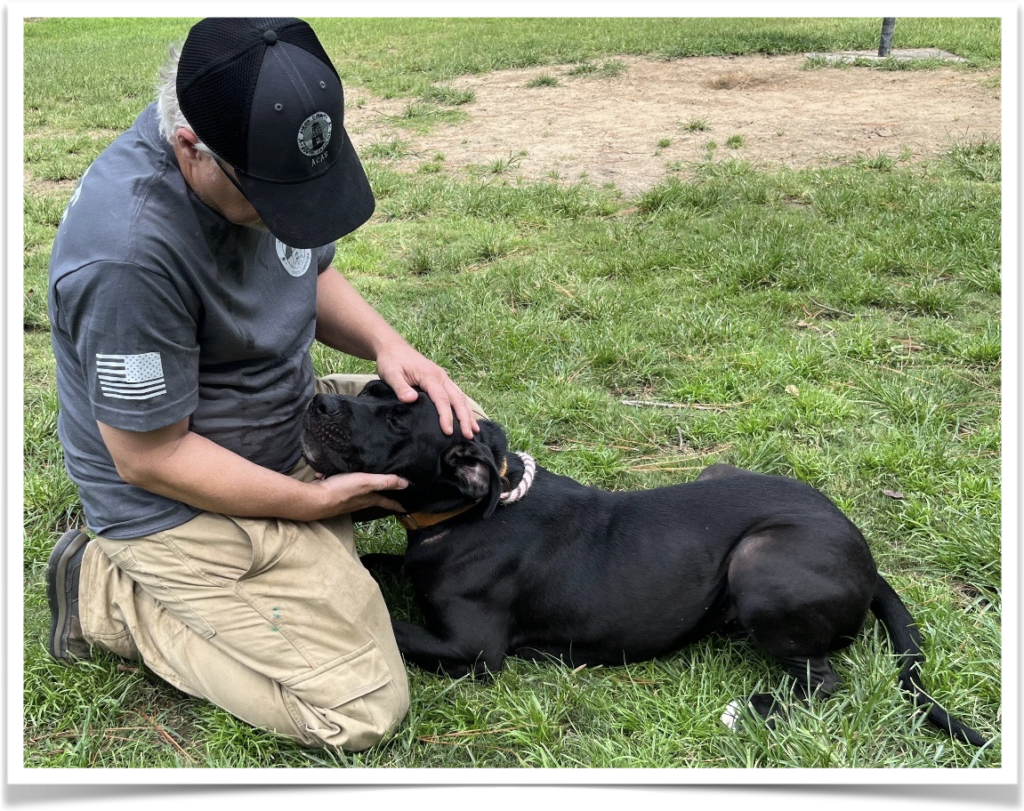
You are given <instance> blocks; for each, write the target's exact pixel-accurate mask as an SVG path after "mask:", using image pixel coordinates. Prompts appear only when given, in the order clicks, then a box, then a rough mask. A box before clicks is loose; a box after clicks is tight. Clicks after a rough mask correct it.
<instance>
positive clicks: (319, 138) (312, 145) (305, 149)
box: [299, 113, 331, 158]
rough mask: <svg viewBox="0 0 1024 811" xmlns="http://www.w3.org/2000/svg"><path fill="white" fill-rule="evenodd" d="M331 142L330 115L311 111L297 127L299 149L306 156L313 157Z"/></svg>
mask: <svg viewBox="0 0 1024 811" xmlns="http://www.w3.org/2000/svg"><path fill="white" fill-rule="evenodd" d="M330 142H331V117H330V116H329V115H327V113H313V115H311V116H310V117H309V118H307V119H306V120H305V121H303V122H302V126H301V127H299V150H300V151H301V152H302V154H303V155H305V156H306V157H307V158H315V157H316V156H317V155H319V154H320V153H321V152H323V151H324V150H325V149H327V145H328V144H329V143H330Z"/></svg>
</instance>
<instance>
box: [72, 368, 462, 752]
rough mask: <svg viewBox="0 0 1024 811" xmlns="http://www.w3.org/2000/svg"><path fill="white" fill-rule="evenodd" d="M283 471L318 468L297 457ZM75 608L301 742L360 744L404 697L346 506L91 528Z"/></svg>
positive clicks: (108, 636) (244, 715)
mask: <svg viewBox="0 0 1024 811" xmlns="http://www.w3.org/2000/svg"><path fill="white" fill-rule="evenodd" d="M371 379H373V376H372V375H332V376H329V377H325V378H321V379H320V380H318V381H317V391H318V392H325V391H333V392H337V393H340V394H356V393H358V392H359V391H360V390H361V389H362V387H363V385H364V384H365V383H366V381H368V380H371ZM481 416H482V414H481ZM290 475H292V476H294V477H296V478H299V479H301V480H303V481H312V480H313V477H314V472H313V470H312V469H311V468H310V467H309V466H308V465H307V464H306V463H305V461H304V460H303V461H300V463H299V464H298V465H297V466H296V468H295V469H294V470H292V471H291V473H290ZM79 612H80V620H81V624H82V630H83V633H84V635H85V637H86V639H87V640H88V641H89V642H91V643H92V644H94V645H97V646H99V647H100V648H102V649H104V650H107V651H110V652H112V653H114V654H116V655H119V656H122V657H124V658H127V659H137V658H139V657H141V658H142V660H143V661H144V662H145V663H146V665H147V666H148V667H149V668H150V669H151V670H152V671H153V672H154V673H156V674H157V675H158V676H160V677H161V678H163V679H164V680H166V681H167V682H169V683H170V684H172V685H174V686H175V687H177V688H178V689H180V690H182V691H183V692H186V693H188V694H190V695H194V696H198V697H201V698H204V699H206V700H208V701H211V702H212V703H214V704H216V705H217V706H219V707H222V708H223V709H225V710H227V711H228V712H230V713H231V714H232V715H234V716H236V717H238V718H241V719H242V720H244V721H247V722H248V723H250V724H253V725H254V726H257V727H261V728H265V729H271V730H275V731H277V732H280V733H282V734H284V735H287V736H289V737H292V738H295V739H297V740H299V741H300V742H301V743H302V744H304V745H306V746H311V747H312V746H336V747H339V748H342V749H345V750H348V751H359V750H363V749H366V748H368V747H370V746H372V745H373V744H375V743H377V742H378V741H380V740H381V739H382V738H383V737H384V736H385V735H387V734H388V733H389V732H390V731H393V730H394V729H395V728H396V727H397V726H398V724H399V723H400V722H401V720H402V719H403V718H404V717H405V714H406V712H407V711H408V709H409V687H408V681H407V678H406V672H405V666H404V663H403V661H402V656H401V654H400V653H399V651H398V647H397V645H396V644H395V639H394V635H393V633H392V630H391V622H390V618H389V615H388V610H387V606H386V605H385V604H384V600H383V598H382V596H381V593H380V590H379V589H378V587H377V584H376V582H375V581H374V580H373V578H372V577H370V575H369V573H368V572H367V571H366V569H365V568H364V567H363V566H362V564H361V563H360V562H359V558H358V555H357V553H356V549H355V542H354V539H353V533H352V521H351V519H350V518H349V516H347V515H342V516H338V517H336V518H333V519H330V520H326V521H318V522H310V523H300V522H295V521H282V520H273V519H270V520H267V519H254V518H234V517H230V516H225V515H217V514H214V513H201V514H200V515H198V516H196V517H195V518H193V519H192V520H191V521H188V522H187V523H185V524H182V525H181V526H178V527H174V528H173V529H170V530H167V531H166V532H158V533H155V534H153V535H149V536H146V537H143V538H135V539H132V540H127V541H126V540H110V539H105V538H96V539H95V543H90V544H89V546H88V547H87V548H86V553H85V557H84V560H83V565H82V575H81V580H80V585H79Z"/></svg>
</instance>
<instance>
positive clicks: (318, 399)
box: [309, 394, 331, 417]
mask: <svg viewBox="0 0 1024 811" xmlns="http://www.w3.org/2000/svg"><path fill="white" fill-rule="evenodd" d="M329 402H330V401H329V400H328V399H327V397H326V396H325V395H323V394H318V395H316V396H315V397H314V398H313V402H311V403H310V404H309V408H310V410H311V411H312V412H313V413H314V414H318V415H319V416H321V417H325V416H327V414H329V413H330V410H331V409H330V405H329Z"/></svg>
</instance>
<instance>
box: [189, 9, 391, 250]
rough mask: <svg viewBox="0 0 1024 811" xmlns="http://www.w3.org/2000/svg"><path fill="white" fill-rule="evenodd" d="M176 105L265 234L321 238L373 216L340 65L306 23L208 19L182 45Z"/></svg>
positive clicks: (300, 241) (303, 243) (310, 240)
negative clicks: (226, 168)
mask: <svg viewBox="0 0 1024 811" xmlns="http://www.w3.org/2000/svg"><path fill="white" fill-rule="evenodd" d="M177 92H178V104H179V105H180V106H181V112H182V113H183V114H184V116H185V119H186V120H187V121H188V123H189V125H190V127H191V128H192V130H193V131H194V132H195V134H196V135H197V136H198V137H199V139H200V140H201V141H202V142H203V143H205V144H206V145H207V146H208V147H209V148H210V149H211V150H213V152H214V153H215V154H216V155H217V157H218V158H220V159H221V160H223V161H224V162H226V163H228V164H230V165H231V166H232V167H233V168H234V170H235V175H236V178H237V181H238V182H237V185H238V186H239V188H240V189H241V191H242V193H243V194H245V196H246V198H247V199H248V200H249V202H250V203H251V204H252V206H253V208H255V209H256V212H257V213H258V214H259V215H260V219H262V220H263V223H264V224H265V225H266V226H267V228H268V229H269V230H270V232H271V233H272V234H273V235H274V236H275V237H277V238H278V239H280V240H281V241H282V242H284V243H285V244H287V245H289V246H291V247H293V248H313V247H317V246H320V245H326V244H328V243H330V242H333V241H334V240H336V239H339V238H340V237H342V236H344V235H345V234H347V233H349V232H351V231H354V230H355V229H356V228H358V227H359V226H360V225H362V224H363V223H364V222H366V221H367V220H368V219H369V218H370V215H371V214H373V208H374V201H373V192H372V191H371V190H370V184H369V181H367V179H366V173H365V172H364V171H363V167H362V164H360V163H359V157H358V156H357V155H356V152H355V149H353V147H352V142H351V140H350V139H349V137H348V133H347V132H346V131H345V126H344V116H345V97H344V92H343V90H342V87H341V79H340V78H339V77H338V72H337V71H336V70H335V69H334V65H332V64H331V60H330V57H328V56H327V52H326V51H324V49H323V46H322V45H321V44H320V40H319V39H317V36H316V34H315V33H314V32H313V29H312V28H310V26H309V24H308V23H306V22H304V21H302V20H297V19H294V18H290V17H259V18H242V17H210V18H207V19H205V20H201V21H200V22H198V23H196V24H195V25H194V26H192V28H191V29H190V30H189V33H188V37H187V38H186V40H185V44H184V45H183V46H182V48H181V57H180V59H179V61H178V77H177Z"/></svg>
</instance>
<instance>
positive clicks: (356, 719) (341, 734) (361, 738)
mask: <svg viewBox="0 0 1024 811" xmlns="http://www.w3.org/2000/svg"><path fill="white" fill-rule="evenodd" d="M297 710H298V712H297V714H298V716H299V719H300V720H299V724H298V726H299V735H298V737H299V740H300V741H301V742H302V743H303V744H304V745H306V746H309V747H337V748H339V749H343V750H344V751H346V752H361V751H363V750H365V749H369V748H370V747H372V746H375V745H376V744H378V743H380V742H382V741H383V740H385V739H387V738H389V737H390V736H391V735H393V734H394V733H395V732H397V731H398V728H399V726H401V723H402V721H403V720H405V716H406V715H407V714H408V712H409V690H408V687H407V686H406V682H405V680H404V679H401V680H399V679H392V680H391V681H389V682H388V683H387V684H384V685H383V686H381V687H378V688H377V689H376V690H373V691H371V692H369V693H367V694H365V695H362V696H359V697H358V698H355V699H352V700H351V701H347V702H346V703H344V704H341V705H339V706H337V707H332V708H330V709H327V708H323V707H316V706H312V705H310V704H308V703H306V702H301V703H299V704H298V705H297Z"/></svg>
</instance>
